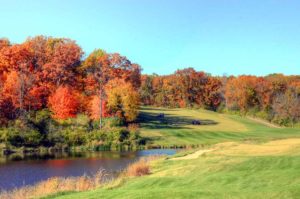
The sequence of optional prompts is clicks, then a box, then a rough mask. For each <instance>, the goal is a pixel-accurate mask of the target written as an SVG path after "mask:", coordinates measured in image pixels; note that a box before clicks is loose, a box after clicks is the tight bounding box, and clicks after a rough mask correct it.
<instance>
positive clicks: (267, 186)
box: [49, 141, 300, 199]
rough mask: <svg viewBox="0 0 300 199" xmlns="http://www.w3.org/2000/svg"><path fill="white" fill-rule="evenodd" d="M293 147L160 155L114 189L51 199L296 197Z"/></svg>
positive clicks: (299, 184)
mask: <svg viewBox="0 0 300 199" xmlns="http://www.w3.org/2000/svg"><path fill="white" fill-rule="evenodd" d="M298 144H300V141H299V142H298ZM259 145H261V143H260V144H253V147H256V146H259ZM299 146H300V145H298V147H295V149H296V150H295V149H293V150H290V151H285V152H284V153H281V154H280V155H276V154H272V153H271V154H269V155H258V154H257V155H253V154H247V153H246V154H243V155H231V154H230V153H229V154H226V153H225V154H222V155H220V154H217V153H209V152H208V153H207V154H205V155H202V156H200V157H198V158H197V159H190V160H171V159H164V160H160V161H158V162H155V163H154V166H153V170H152V174H151V175H149V176H144V177H138V178H132V179H129V180H127V181H125V182H124V184H121V185H120V186H117V187H115V188H112V189H111V188H110V189H109V188H101V189H97V190H94V191H90V192H81V193H72V194H66V195H60V196H56V197H53V198H60V199H73V198H79V199H81V198H82V199H85V198H128V199H129V198H130V199H135V198H136V199H138V198H145V199H147V198H149V199H152V198H170V199H173V198H216V199H220V198H255V199H257V198H264V199H267V198H269V199H271V198H272V199H273V198H300V172H299V171H300V156H299V154H300V153H299V152H300V148H299ZM225 149H226V147H225ZM49 198H52V197H49Z"/></svg>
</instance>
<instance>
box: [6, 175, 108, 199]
mask: <svg viewBox="0 0 300 199" xmlns="http://www.w3.org/2000/svg"><path fill="white" fill-rule="evenodd" d="M104 177H105V173H104V171H103V170H100V171H98V172H97V173H96V174H95V175H94V176H92V177H88V176H81V177H69V178H59V177H53V178H49V179H48V180H46V181H42V182H40V183H37V184H36V185H33V186H25V187H22V188H18V189H15V190H12V191H9V192H3V193H0V198H1V199H29V198H40V197H43V196H47V195H50V194H55V193H60V192H71V191H87V190H92V189H95V188H98V187H100V186H101V185H102V183H103V178H104Z"/></svg>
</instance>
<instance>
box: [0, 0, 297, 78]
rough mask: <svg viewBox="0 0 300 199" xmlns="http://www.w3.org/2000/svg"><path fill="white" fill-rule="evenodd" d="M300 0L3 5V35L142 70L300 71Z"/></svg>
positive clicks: (19, 0)
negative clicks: (72, 45) (119, 60)
mask: <svg viewBox="0 0 300 199" xmlns="http://www.w3.org/2000/svg"><path fill="white" fill-rule="evenodd" d="M299 10H300V1H297V0H295V1H293V0H272V1H271V0H206V1H204V0H181V1H179V0H111V1H108V0H106V1H102V0H98V1H97V0H85V1H83V0H82V1H76V0H73V1H71V0H70V1H67V0H65V1H62V0H51V1H50V0H49V1H46V0H45V1H42V0H35V1H34V0H27V1H23V0H10V1H7V0H0V37H7V38H9V39H10V40H11V41H12V42H14V43H21V42H23V41H24V40H25V39H26V38H27V37H28V36H35V35H47V36H54V37H68V38H71V39H74V40H76V41H77V43H78V44H79V45H80V46H81V47H82V48H83V50H84V51H85V52H86V54H88V53H90V52H91V51H92V50H93V49H95V48H102V49H104V50H106V51H107V52H119V53H121V54H122V55H125V56H127V57H128V58H129V59H130V60H131V61H133V62H136V63H138V64H140V65H141V66H142V67H143V73H154V72H155V73H158V74H169V73H172V72H174V71H175V70H176V69H178V68H185V67H194V68H195V69H197V70H203V71H206V72H209V73H211V74H213V75H223V74H227V75H231V74H233V75H239V74H255V75H266V74H269V73H284V74H300V12H299Z"/></svg>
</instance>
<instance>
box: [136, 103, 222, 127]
mask: <svg viewBox="0 0 300 199" xmlns="http://www.w3.org/2000/svg"><path fill="white" fill-rule="evenodd" d="M149 110H155V111H157V110H159V112H158V113H153V112H149ZM164 110H167V111H168V112H169V109H161V108H152V107H151V108H149V107H143V108H142V109H141V112H140V114H139V117H138V122H139V123H140V124H141V127H143V128H146V129H170V130H171V129H173V130H179V129H191V128H190V127H188V126H187V125H192V123H193V121H194V120H199V121H200V125H199V126H201V125H216V124H218V123H217V122H216V121H214V120H208V119H196V118H192V117H188V116H178V115H173V114H167V113H164ZM160 113H164V117H159V115H160Z"/></svg>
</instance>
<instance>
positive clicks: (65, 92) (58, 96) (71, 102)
mask: <svg viewBox="0 0 300 199" xmlns="http://www.w3.org/2000/svg"><path fill="white" fill-rule="evenodd" d="M78 106H79V102H78V100H77V98H76V95H75V94H74V92H72V90H71V88H70V87H59V88H57V89H56V91H55V92H54V93H53V94H52V95H50V97H49V108H50V110H51V111H52V112H53V117H54V118H56V119H67V118H70V117H75V116H76V113H77V108H78Z"/></svg>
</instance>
